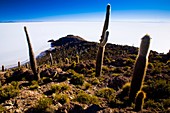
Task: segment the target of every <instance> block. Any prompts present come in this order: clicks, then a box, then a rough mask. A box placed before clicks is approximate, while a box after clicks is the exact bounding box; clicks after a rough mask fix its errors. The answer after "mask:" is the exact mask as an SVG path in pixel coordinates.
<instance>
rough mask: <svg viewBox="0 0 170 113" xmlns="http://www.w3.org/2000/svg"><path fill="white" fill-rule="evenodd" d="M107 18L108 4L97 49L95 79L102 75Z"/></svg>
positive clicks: (108, 13)
mask: <svg viewBox="0 0 170 113" xmlns="http://www.w3.org/2000/svg"><path fill="white" fill-rule="evenodd" d="M109 16H110V4H108V5H107V11H106V18H105V22H104V27H103V31H102V35H101V39H100V43H99V49H98V53H97V59H96V77H99V76H100V75H101V73H102V65H103V57H104V51H105V46H106V43H107V40H108V35H109V31H106V30H107V29H108V25H109Z"/></svg>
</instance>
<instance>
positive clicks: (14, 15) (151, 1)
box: [0, 0, 170, 22]
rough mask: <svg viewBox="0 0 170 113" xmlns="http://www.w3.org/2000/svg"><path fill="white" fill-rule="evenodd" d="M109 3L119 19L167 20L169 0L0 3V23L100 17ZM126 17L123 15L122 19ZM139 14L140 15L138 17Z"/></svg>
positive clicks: (6, 0) (15, 0)
mask: <svg viewBox="0 0 170 113" xmlns="http://www.w3.org/2000/svg"><path fill="white" fill-rule="evenodd" d="M107 3H110V4H111V8H112V16H113V17H114V14H115V17H119V18H126V16H127V17H128V16H131V17H130V18H133V16H134V17H135V15H137V16H136V17H139V18H141V17H142V16H144V17H145V18H155V16H156V17H159V18H165V19H170V0H0V21H1V22H2V21H35V20H36V21H37V20H39V21H42V20H43V18H50V17H56V18H57V17H65V16H67V15H69V16H71V15H77V14H78V15H81V14H90V13H91V14H96V15H97V14H99V13H101V12H105V8H106V5H107ZM123 15H126V16H123ZM139 15H140V16H139Z"/></svg>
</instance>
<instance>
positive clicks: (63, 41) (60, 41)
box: [48, 35, 86, 47]
mask: <svg viewBox="0 0 170 113" xmlns="http://www.w3.org/2000/svg"><path fill="white" fill-rule="evenodd" d="M84 41H86V40H84V39H83V38H81V37H79V36H74V35H67V36H65V37H62V38H60V39H58V40H56V41H54V40H49V41H48V42H50V43H51V47H55V46H63V45H66V44H70V43H81V42H84Z"/></svg>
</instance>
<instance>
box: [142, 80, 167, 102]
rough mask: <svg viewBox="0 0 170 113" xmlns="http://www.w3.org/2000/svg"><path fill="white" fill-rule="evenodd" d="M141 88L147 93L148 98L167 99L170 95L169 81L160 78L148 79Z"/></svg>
mask: <svg viewBox="0 0 170 113" xmlns="http://www.w3.org/2000/svg"><path fill="white" fill-rule="evenodd" d="M143 90H144V91H145V92H146V93H147V98H149V99H154V100H159V99H167V98H169V95H170V81H166V80H162V79H160V80H152V81H148V82H147V83H146V87H144V88H143Z"/></svg>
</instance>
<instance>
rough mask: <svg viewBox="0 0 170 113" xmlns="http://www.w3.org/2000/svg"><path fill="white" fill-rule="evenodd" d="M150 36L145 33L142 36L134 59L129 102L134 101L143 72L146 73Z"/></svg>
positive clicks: (139, 87)
mask: <svg viewBox="0 0 170 113" xmlns="http://www.w3.org/2000/svg"><path fill="white" fill-rule="evenodd" d="M150 39H151V38H150V36H149V35H145V36H144V37H143V38H142V41H141V44H140V49H139V53H138V57H137V59H136V63H135V67H134V71H133V76H132V81H131V86H130V94H129V104H131V103H132V102H134V100H135V97H136V94H137V92H138V91H139V90H140V89H141V87H142V84H143V81H144V78H145V74H146V65H147V63H148V58H147V57H148V50H149V45H150Z"/></svg>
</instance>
